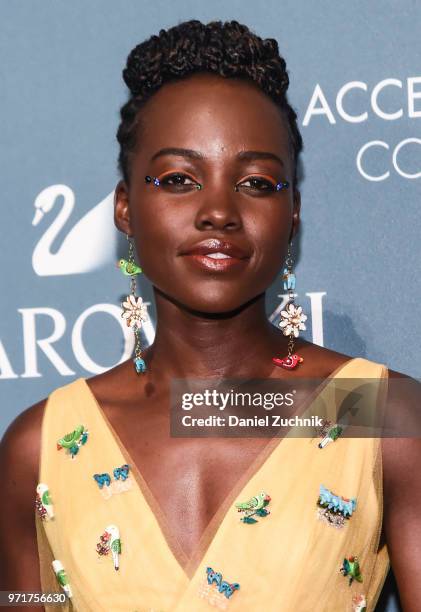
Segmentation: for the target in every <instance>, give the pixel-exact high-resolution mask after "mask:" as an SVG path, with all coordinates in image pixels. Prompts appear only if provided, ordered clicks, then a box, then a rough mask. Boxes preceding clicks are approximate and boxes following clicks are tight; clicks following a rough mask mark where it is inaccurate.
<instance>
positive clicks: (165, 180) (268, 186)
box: [159, 172, 276, 193]
mask: <svg viewBox="0 0 421 612" xmlns="http://www.w3.org/2000/svg"><path fill="white" fill-rule="evenodd" d="M174 178H178V179H179V178H181V179H189V180H190V181H192V183H180V182H178V183H170V182H169V180H172V179H174ZM159 182H160V186H162V187H164V186H166V187H175V188H178V189H180V188H181V189H183V188H185V187H188V188H191V187H195V188H197V185H199V183H198V182H196V181H194V179H192V178H191V177H190V176H188V175H187V174H183V173H182V172H173V173H172V174H167V175H165V176H163V177H162V178H160V179H159ZM246 182H250V184H251V186H246V185H243V183H246ZM256 182H257V183H259V184H260V185H265V187H264V188H256V186H255V187H253V186H252V185H253V184H254V185H256ZM240 187H243V188H244V189H246V190H251V191H256V192H260V193H268V192H274V193H276V184H275V183H272V182H271V181H269V180H268V179H265V178H263V177H261V176H258V175H256V176H249V177H247V179H245V180H243V181H241V182H240V183H237V185H236V186H235V191H239V188H240Z"/></svg>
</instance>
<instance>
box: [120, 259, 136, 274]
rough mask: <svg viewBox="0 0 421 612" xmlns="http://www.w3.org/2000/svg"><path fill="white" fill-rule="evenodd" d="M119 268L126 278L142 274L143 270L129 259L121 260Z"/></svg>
mask: <svg viewBox="0 0 421 612" xmlns="http://www.w3.org/2000/svg"><path fill="white" fill-rule="evenodd" d="M117 266H118V267H119V268H120V270H121V271H122V272H123V274H124V275H125V276H132V275H133V274H141V273H142V268H141V267H140V266H138V265H136V264H135V263H132V262H130V261H127V259H120V260H119V261H118V263H117Z"/></svg>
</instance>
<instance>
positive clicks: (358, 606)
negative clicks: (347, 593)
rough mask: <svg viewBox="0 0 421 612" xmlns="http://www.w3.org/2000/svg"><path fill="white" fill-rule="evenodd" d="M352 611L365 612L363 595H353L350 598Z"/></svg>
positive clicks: (365, 602)
mask: <svg viewBox="0 0 421 612" xmlns="http://www.w3.org/2000/svg"><path fill="white" fill-rule="evenodd" d="M352 610H353V612H366V610H367V600H366V598H365V595H364V594H363V593H361V594H360V595H354V597H353V598H352Z"/></svg>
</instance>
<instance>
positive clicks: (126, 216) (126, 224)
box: [114, 180, 132, 236]
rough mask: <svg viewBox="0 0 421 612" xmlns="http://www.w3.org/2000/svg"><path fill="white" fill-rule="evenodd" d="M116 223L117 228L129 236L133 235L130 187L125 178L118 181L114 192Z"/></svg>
mask: <svg viewBox="0 0 421 612" xmlns="http://www.w3.org/2000/svg"><path fill="white" fill-rule="evenodd" d="M114 224H115V226H116V227H117V229H119V230H120V231H121V232H124V233H125V234H127V236H132V228H131V224H130V207H129V189H128V187H127V185H126V183H125V182H124V181H123V180H122V181H119V182H118V183H117V186H116V188H115V192H114Z"/></svg>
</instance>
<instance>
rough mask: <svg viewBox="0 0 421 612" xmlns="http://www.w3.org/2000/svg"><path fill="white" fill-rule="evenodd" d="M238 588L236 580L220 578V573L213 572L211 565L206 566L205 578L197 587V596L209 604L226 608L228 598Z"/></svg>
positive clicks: (221, 608) (222, 608)
mask: <svg viewBox="0 0 421 612" xmlns="http://www.w3.org/2000/svg"><path fill="white" fill-rule="evenodd" d="M239 588H240V585H239V584H238V582H232V583H230V582H227V581H226V580H223V579H222V574H221V573H219V572H214V571H213V569H212V568H211V567H207V568H206V578H205V579H204V580H203V581H202V583H201V584H200V587H199V597H201V598H202V599H205V600H206V601H207V602H208V604H210V605H211V606H214V607H216V608H219V609H220V610H227V608H228V604H229V601H228V600H229V599H230V597H232V595H233V593H234V592H235V591H238V589H239Z"/></svg>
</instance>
